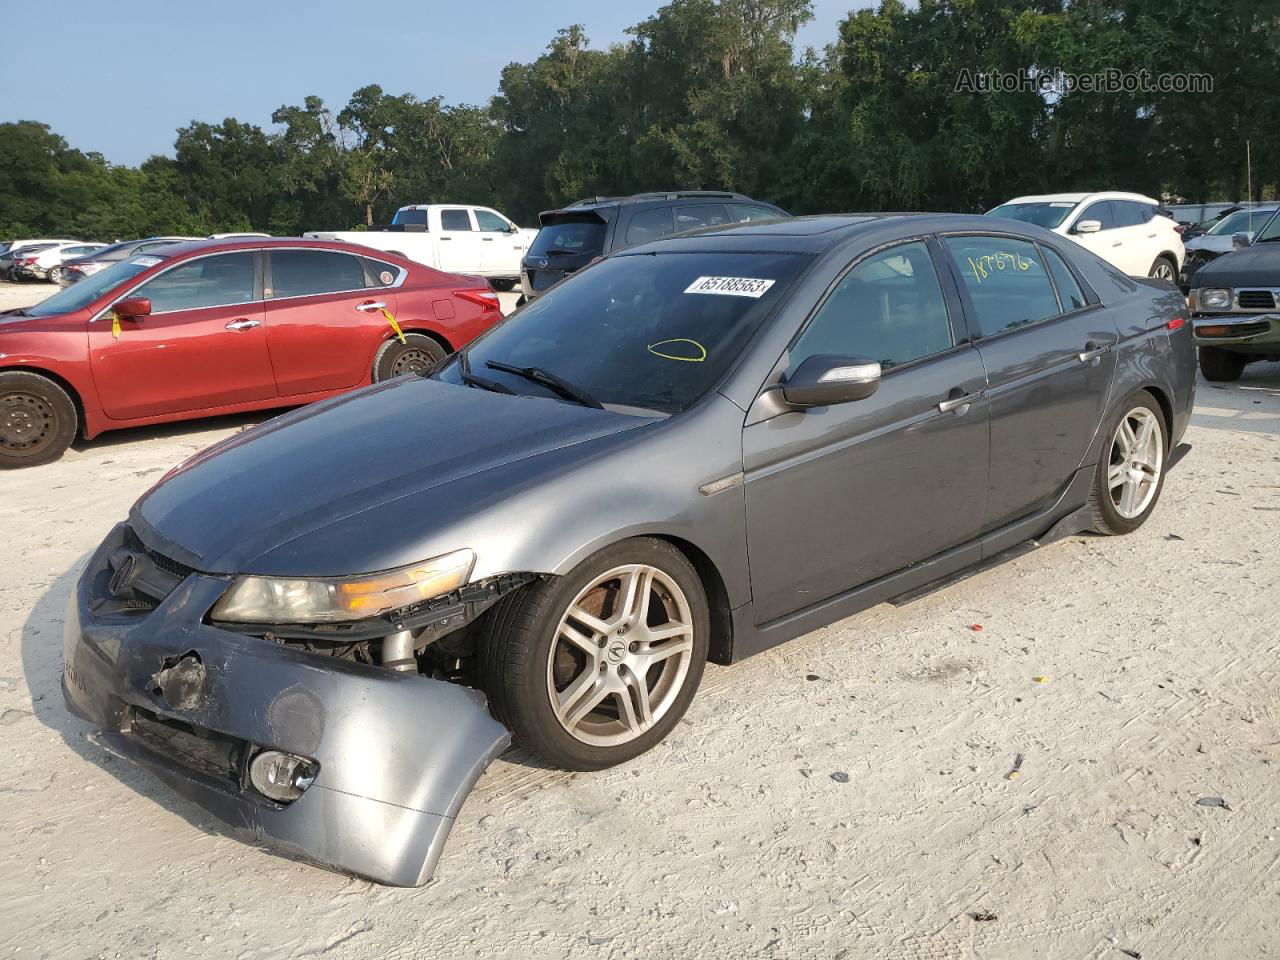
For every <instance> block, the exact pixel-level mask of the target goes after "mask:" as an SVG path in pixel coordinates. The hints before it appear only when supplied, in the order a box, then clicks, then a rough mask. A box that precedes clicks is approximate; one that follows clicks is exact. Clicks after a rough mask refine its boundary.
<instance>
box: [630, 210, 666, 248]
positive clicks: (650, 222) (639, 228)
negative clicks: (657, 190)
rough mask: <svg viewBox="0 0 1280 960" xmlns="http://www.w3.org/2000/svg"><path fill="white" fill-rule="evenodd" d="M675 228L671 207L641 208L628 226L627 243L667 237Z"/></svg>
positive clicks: (646, 241)
mask: <svg viewBox="0 0 1280 960" xmlns="http://www.w3.org/2000/svg"><path fill="white" fill-rule="evenodd" d="M673 229H674V228H673V227H672V226H671V208H670V207H658V208H657V209H655V210H640V211H637V213H636V214H635V216H633V217H632V218H631V225H630V226H628V227H627V243H628V244H633V243H648V242H649V241H650V240H657V239H658V238H659V237H665V236H666V235H667V234H668V233H671V232H672V230H673Z"/></svg>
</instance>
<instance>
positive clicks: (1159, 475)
mask: <svg viewBox="0 0 1280 960" xmlns="http://www.w3.org/2000/svg"><path fill="white" fill-rule="evenodd" d="M1120 410H1121V413H1120V414H1119V415H1118V416H1115V417H1113V418H1112V420H1111V421H1110V423H1109V425H1108V427H1107V433H1106V436H1107V437H1109V438H1110V439H1109V441H1108V443H1107V446H1106V448H1105V449H1104V450H1103V453H1102V456H1100V457H1099V458H1098V467H1097V471H1096V473H1095V475H1094V482H1093V490H1092V491H1091V493H1090V496H1089V506H1090V507H1091V508H1092V511H1093V530H1094V532H1095V533H1101V534H1105V535H1111V534H1119V533H1132V532H1133V531H1134V530H1137V529H1138V528H1139V527H1140V526H1142V525H1143V524H1144V523H1146V522H1147V518H1148V517H1150V516H1151V511H1153V510H1154V509H1155V506H1156V502H1157V501H1158V500H1159V499H1160V491H1161V490H1162V489H1163V488H1164V473H1165V465H1166V464H1167V463H1168V449H1169V429H1168V426H1167V425H1166V424H1165V422H1164V414H1163V413H1162V412H1161V410H1160V404H1158V403H1157V402H1156V398H1155V397H1153V396H1152V395H1151V394H1150V393H1148V392H1147V391H1146V390H1139V391H1138V392H1137V393H1135V394H1133V396H1131V397H1130V398H1129V399H1128V400H1126V401H1125V402H1124V403H1123V404H1121V406H1120Z"/></svg>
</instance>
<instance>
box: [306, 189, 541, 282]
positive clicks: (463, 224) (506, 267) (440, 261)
mask: <svg viewBox="0 0 1280 960" xmlns="http://www.w3.org/2000/svg"><path fill="white" fill-rule="evenodd" d="M537 235H538V231H537V230H526V229H522V228H521V227H517V226H516V225H515V224H514V223H512V222H511V221H510V220H508V219H507V218H506V217H504V216H503V215H502V214H500V213H498V211H497V210H493V209H490V208H489V207H473V206H469V205H467V204H464V203H415V204H411V205H409V206H407V207H401V208H400V209H399V210H397V211H396V215H395V216H394V217H392V218H391V224H390V225H389V226H386V227H373V228H372V229H369V230H338V231H330V230H311V231H308V232H307V233H305V234H303V236H305V237H310V238H311V239H314V240H342V241H344V242H346V243H359V244H363V245H364V246H366V247H373V248H374V249H375V250H386V251H387V252H388V253H398V254H400V255H401V256H403V257H406V258H407V259H409V260H416V261H418V263H423V264H426V265H427V266H428V267H434V268H435V269H437V270H444V271H447V272H448V273H467V274H474V275H476V276H481V277H485V278H487V279H488V280H489V282H490V283H492V284H493V286H494V287H495V288H496V289H498V290H510V289H511V288H512V287H513V286H515V284H516V281H517V280H518V279H519V278H520V261H521V259H522V258H523V257H524V253H525V251H526V250H528V249H529V245H530V244H531V243H533V238H534V237H536V236H537Z"/></svg>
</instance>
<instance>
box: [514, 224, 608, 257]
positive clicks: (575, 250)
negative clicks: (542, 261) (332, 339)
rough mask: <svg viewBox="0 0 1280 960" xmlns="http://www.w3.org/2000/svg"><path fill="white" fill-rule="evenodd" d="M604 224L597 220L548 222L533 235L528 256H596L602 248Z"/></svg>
mask: <svg viewBox="0 0 1280 960" xmlns="http://www.w3.org/2000/svg"><path fill="white" fill-rule="evenodd" d="M604 231H605V225H604V224H603V223H601V222H600V221H599V220H569V221H566V222H564V223H549V224H547V225H546V226H545V227H543V228H542V229H541V230H539V231H538V235H537V236H536V237H534V240H533V244H532V246H530V247H529V253H528V254H527V256H530V257H565V256H579V255H586V256H591V257H598V256H599V255H600V253H601V251H603V250H604Z"/></svg>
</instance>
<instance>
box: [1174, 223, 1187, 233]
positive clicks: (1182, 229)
mask: <svg viewBox="0 0 1280 960" xmlns="http://www.w3.org/2000/svg"><path fill="white" fill-rule="evenodd" d="M1173 229H1175V230H1177V231H1178V236H1182V235H1183V234H1184V233H1186V232H1187V227H1186V224H1182V223H1177V224H1174V226H1173Z"/></svg>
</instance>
